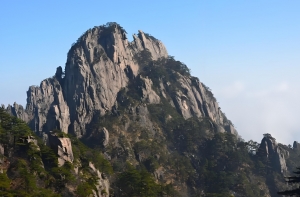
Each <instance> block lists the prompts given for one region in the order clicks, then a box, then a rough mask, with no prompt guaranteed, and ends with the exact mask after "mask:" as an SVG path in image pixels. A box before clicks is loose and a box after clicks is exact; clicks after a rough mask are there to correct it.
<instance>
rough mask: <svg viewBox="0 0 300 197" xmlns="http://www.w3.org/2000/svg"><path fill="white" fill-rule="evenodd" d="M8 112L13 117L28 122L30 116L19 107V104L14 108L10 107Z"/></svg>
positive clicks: (15, 104)
mask: <svg viewBox="0 0 300 197" xmlns="http://www.w3.org/2000/svg"><path fill="white" fill-rule="evenodd" d="M7 112H8V113H9V114H10V115H12V116H15V117H17V118H20V119H22V120H24V121H25V122H27V121H28V115H27V113H26V112H25V109H24V108H23V106H22V105H18V104H17V103H14V104H13V106H11V105H8V106H7Z"/></svg>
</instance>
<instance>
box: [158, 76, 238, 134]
mask: <svg viewBox="0 0 300 197" xmlns="http://www.w3.org/2000/svg"><path fill="white" fill-rule="evenodd" d="M178 75H179V79H178V81H179V83H180V86H181V87H180V89H179V90H178V91H177V92H176V95H175V96H173V101H174V104H175V106H176V108H177V110H178V111H179V112H180V113H181V114H182V116H183V117H184V118H185V119H188V118H191V117H193V116H196V117H198V118H201V117H209V118H210V119H211V120H212V121H213V122H214V123H215V124H217V125H218V126H216V130H217V131H220V132H225V131H227V132H229V133H232V134H235V135H237V131H236V130H235V128H234V126H233V125H232V123H231V122H230V121H229V120H227V118H226V116H225V115H224V113H223V112H222V111H221V109H220V107H219V105H218V103H217V100H216V99H215V98H214V96H213V94H212V93H211V92H210V91H209V90H208V88H207V87H205V86H204V84H203V83H201V82H200V81H199V79H197V78H193V77H186V76H182V75H180V74H178ZM160 86H161V89H162V90H163V89H164V87H162V86H163V85H162V84H161V85H160ZM164 94H165V93H164V92H162V95H164Z"/></svg>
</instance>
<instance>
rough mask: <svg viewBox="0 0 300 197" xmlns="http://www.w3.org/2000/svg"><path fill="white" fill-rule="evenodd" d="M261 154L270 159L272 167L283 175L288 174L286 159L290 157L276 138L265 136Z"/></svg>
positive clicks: (261, 145)
mask: <svg viewBox="0 0 300 197" xmlns="http://www.w3.org/2000/svg"><path fill="white" fill-rule="evenodd" d="M258 151H259V152H260V154H264V155H265V156H266V157H268V158H269V159H270V163H271V165H272V167H273V168H274V169H275V170H276V171H277V172H280V173H282V174H286V172H287V166H286V157H288V154H287V151H286V150H284V149H283V148H282V147H280V146H279V145H278V144H277V142H276V140H275V138H273V137H272V136H271V135H265V137H264V138H263V139H262V141H261V144H260V147H259V150H258Z"/></svg>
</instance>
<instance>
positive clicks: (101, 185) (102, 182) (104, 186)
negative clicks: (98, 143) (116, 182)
mask: <svg viewBox="0 0 300 197" xmlns="http://www.w3.org/2000/svg"><path fill="white" fill-rule="evenodd" d="M89 167H90V170H91V171H92V172H93V173H94V174H95V175H96V176H97V177H98V180H97V184H96V185H95V186H96V190H93V195H94V197H102V196H103V197H105V196H109V187H110V184H109V180H108V179H107V177H106V176H105V175H104V174H102V173H101V172H100V171H99V170H98V169H96V168H95V166H94V164H93V163H91V162H89ZM102 191H105V192H106V193H105V194H102Z"/></svg>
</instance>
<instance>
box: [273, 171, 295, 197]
mask: <svg viewBox="0 0 300 197" xmlns="http://www.w3.org/2000/svg"><path fill="white" fill-rule="evenodd" d="M294 174H296V175H295V176H290V177H286V178H287V180H286V182H287V183H291V184H295V183H296V184H297V183H300V167H298V168H297V171H295V172H294ZM277 193H278V194H280V195H286V196H300V187H298V188H295V189H291V190H286V191H281V192H277Z"/></svg>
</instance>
